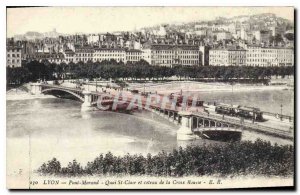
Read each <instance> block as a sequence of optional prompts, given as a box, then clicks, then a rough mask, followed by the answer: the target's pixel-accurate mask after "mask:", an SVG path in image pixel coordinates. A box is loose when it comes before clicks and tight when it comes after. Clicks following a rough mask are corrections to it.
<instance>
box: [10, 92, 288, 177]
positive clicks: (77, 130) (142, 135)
mask: <svg viewBox="0 0 300 195" xmlns="http://www.w3.org/2000/svg"><path fill="white" fill-rule="evenodd" d="M280 93H282V94H281V95H280ZM288 93H289V94H288ZM287 94H288V95H287ZM202 95H203V97H205V95H206V99H207V100H215V99H216V98H220V100H222V101H224V102H226V101H231V98H226V96H227V95H228V94H227V95H226V93H223V92H222V94H221V93H218V94H217V93H213V94H212V93H210V94H202ZM285 96H289V97H291V96H292V92H291V91H268V92H257V93H252V92H248V93H245V92H243V96H242V97H241V98H240V95H239V96H236V99H235V100H234V101H237V103H243V102H239V98H240V99H242V98H244V97H251V98H249V99H248V101H247V103H248V104H250V105H251V104H254V103H255V102H261V103H260V104H259V106H263V105H264V104H265V105H267V106H265V108H266V109H267V108H274V109H275V110H276V109H277V110H278V106H279V105H280V104H281V103H283V104H284V108H285V109H286V110H289V112H290V111H291V110H292V108H293V101H292V99H288V98H286V97H285ZM208 97H209V98H208ZM222 97H223V98H222ZM237 97H239V98H237ZM282 98H284V99H285V100H286V101H282V102H281V100H282ZM6 103H7V148H8V157H7V158H8V162H11V166H10V167H11V168H9V169H8V173H11V174H13V173H16V171H17V170H16V169H15V167H22V166H24V165H23V164H24V161H23V160H24V159H28V158H29V156H30V159H29V160H30V165H29V166H30V169H31V170H35V169H37V168H38V167H39V166H40V165H41V164H42V163H43V162H46V161H48V160H50V159H51V158H53V157H56V158H57V159H58V160H60V161H61V163H62V165H67V163H68V162H70V161H72V160H73V159H77V160H78V161H79V162H81V163H82V164H86V163H87V162H88V161H91V160H93V159H94V158H95V157H96V156H98V155H99V154H100V153H106V152H108V151H111V152H113V154H115V155H124V154H126V153H131V154H134V153H138V154H139V153H140V154H147V153H153V154H154V153H158V152H159V151H162V150H165V151H172V150H173V149H174V148H178V147H179V146H184V145H187V144H190V143H191V142H178V141H177V139H176V131H177V129H179V126H176V125H174V124H172V123H170V122H169V121H167V120H165V119H163V118H160V117H159V116H157V115H156V114H154V113H151V112H146V111H142V112H135V113H134V114H131V115H130V114H122V113H114V112H103V111H93V112H81V111H80V108H81V103H79V102H76V101H72V100H66V99H58V98H49V99H29V100H13V101H7V102H6ZM288 107H289V108H288ZM279 109H280V107H279ZM257 138H261V139H264V140H268V141H270V142H271V143H278V144H292V141H289V140H284V139H280V138H276V137H272V136H266V135H264V134H260V133H256V132H249V131H244V132H243V135H242V140H251V141H254V140H256V139H257ZM192 144H226V143H222V142H216V141H210V140H205V139H199V140H196V141H194V142H192ZM16 155H17V156H18V159H19V160H16Z"/></svg>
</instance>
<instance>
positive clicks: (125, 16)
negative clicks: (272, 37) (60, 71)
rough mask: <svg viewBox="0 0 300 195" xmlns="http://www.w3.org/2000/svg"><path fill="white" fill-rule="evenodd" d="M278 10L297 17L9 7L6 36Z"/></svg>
mask: <svg viewBox="0 0 300 195" xmlns="http://www.w3.org/2000/svg"><path fill="white" fill-rule="evenodd" d="M260 13H275V14H276V15H277V16H279V17H283V18H286V19H289V20H291V21H293V20H294V8H293V7H35V8H8V9H7V37H12V36H14V35H16V34H24V33H26V32H27V31H37V32H49V31H52V30H53V29H54V28H55V29H56V31H57V32H59V33H65V34H75V33H76V32H77V33H78V32H82V33H105V32H113V31H131V30H134V29H139V28H142V27H147V26H154V25H158V24H162V23H177V22H179V23H180V22H191V21H198V20H212V19H215V18H216V17H219V16H221V17H233V16H238V15H253V14H260Z"/></svg>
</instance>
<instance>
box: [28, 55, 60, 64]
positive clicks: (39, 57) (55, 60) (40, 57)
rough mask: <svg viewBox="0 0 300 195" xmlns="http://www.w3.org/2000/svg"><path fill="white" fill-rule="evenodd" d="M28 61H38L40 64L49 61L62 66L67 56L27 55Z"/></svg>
mask: <svg viewBox="0 0 300 195" xmlns="http://www.w3.org/2000/svg"><path fill="white" fill-rule="evenodd" d="M26 60H27V61H32V60H36V61H39V62H42V61H43V60H47V61H48V62H50V63H56V64H60V63H62V62H64V61H65V56H64V54H63V53H49V52H36V53H34V54H32V55H27V56H26Z"/></svg>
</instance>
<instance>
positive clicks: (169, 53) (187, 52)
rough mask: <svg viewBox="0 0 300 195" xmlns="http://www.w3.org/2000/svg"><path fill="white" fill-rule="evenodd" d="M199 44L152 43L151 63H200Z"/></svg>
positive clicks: (162, 64) (164, 64)
mask: <svg viewBox="0 0 300 195" xmlns="http://www.w3.org/2000/svg"><path fill="white" fill-rule="evenodd" d="M199 61H200V56H199V46H191V45H151V65H159V66H172V65H177V64H180V65H199Z"/></svg>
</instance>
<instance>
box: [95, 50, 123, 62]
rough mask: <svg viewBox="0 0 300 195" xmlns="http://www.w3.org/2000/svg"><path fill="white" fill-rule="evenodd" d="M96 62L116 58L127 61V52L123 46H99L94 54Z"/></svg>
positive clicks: (118, 60) (116, 59) (119, 60)
mask: <svg viewBox="0 0 300 195" xmlns="http://www.w3.org/2000/svg"><path fill="white" fill-rule="evenodd" d="M92 58H93V61H94V62H97V61H98V62H101V61H104V60H115V61H117V62H121V61H122V62H124V63H125V61H126V52H125V49H123V48H97V49H94V53H93V55H92Z"/></svg>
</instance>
